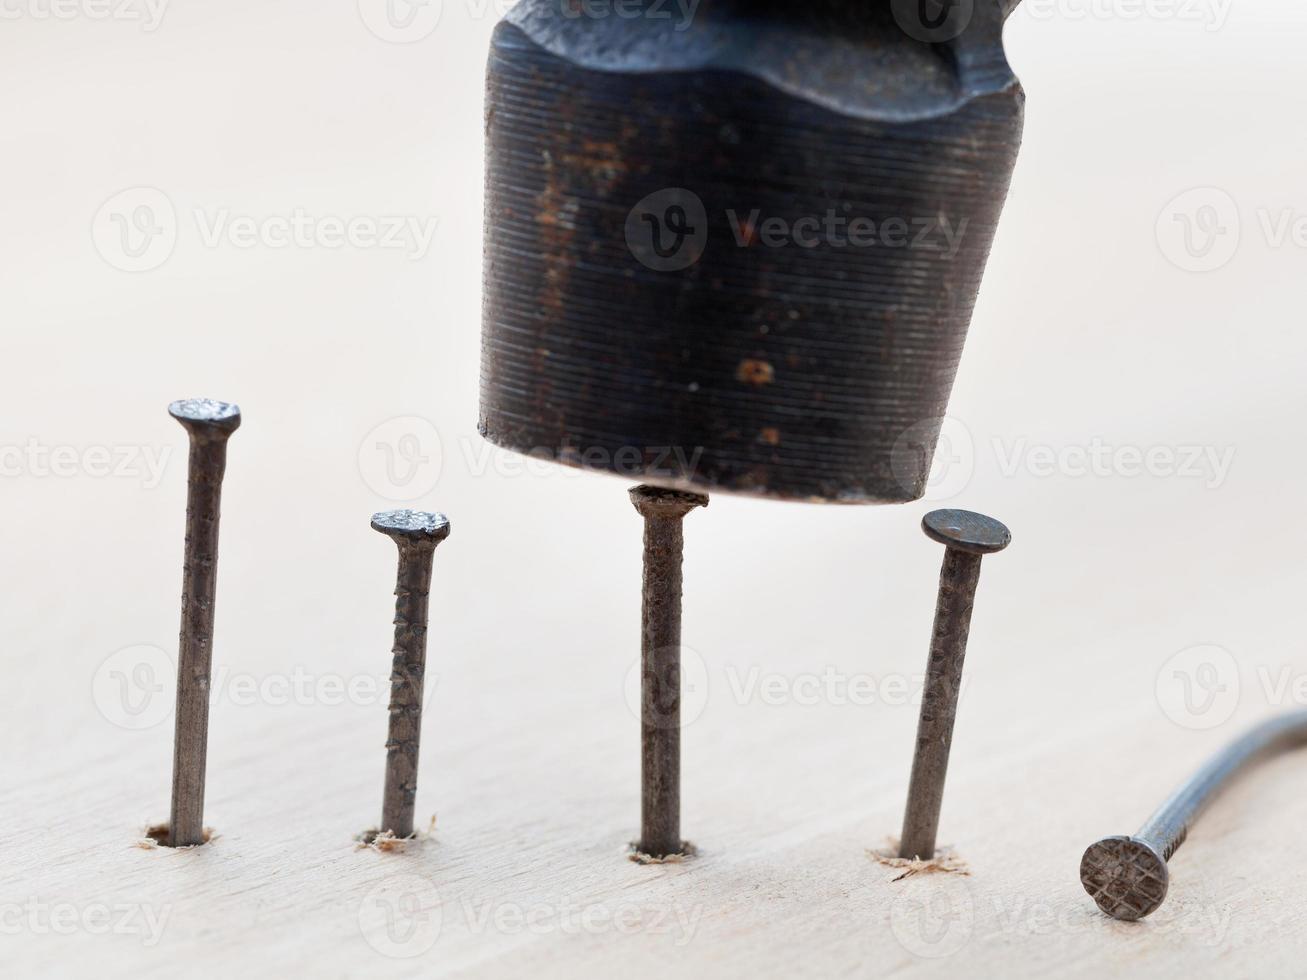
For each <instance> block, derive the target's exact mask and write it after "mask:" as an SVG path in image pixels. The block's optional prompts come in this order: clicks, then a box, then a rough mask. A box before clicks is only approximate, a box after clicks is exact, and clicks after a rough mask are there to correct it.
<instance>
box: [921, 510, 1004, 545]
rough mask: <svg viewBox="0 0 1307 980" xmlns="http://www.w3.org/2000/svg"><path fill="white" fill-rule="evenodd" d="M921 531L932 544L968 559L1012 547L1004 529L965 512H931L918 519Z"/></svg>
mask: <svg viewBox="0 0 1307 980" xmlns="http://www.w3.org/2000/svg"><path fill="white" fill-rule="evenodd" d="M921 529H922V530H923V531H925V532H926V537H928V538H930V539H931V540H932V541H938V542H939V543H940V544H942V545H944V546H946V547H948V548H952V549H953V550H954V551H965V552H967V553H968V554H972V555H992V554H996V553H998V552H1000V551H1002V550H1003V549H1004V548H1006V547H1007V546H1008V545H1009V544H1011V543H1012V532H1011V531H1009V530H1008V529H1007V527H1006V525H1004V524H1002V523H1001V522H999V521H996V520H994V518H992V517H986V516H985V515H984V514H975V513H972V512H971V511H969V510H933V511H931V512H930V513H929V514H927V515H926V516H925V517H923V518H922V519H921Z"/></svg>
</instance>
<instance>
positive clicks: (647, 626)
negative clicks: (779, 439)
mask: <svg viewBox="0 0 1307 980" xmlns="http://www.w3.org/2000/svg"><path fill="white" fill-rule="evenodd" d="M630 494H631V503H633V504H634V505H635V509H636V510H637V511H639V512H640V516H641V517H643V518H644V591H643V597H644V598H643V603H642V609H641V614H640V668H641V670H640V783H641V815H640V840H639V842H638V843H637V844H636V845H635V849H636V851H637V852H638V853H639V854H643V855H648V856H649V857H653V858H665V857H668V856H670V855H674V854H681V853H683V842H682V841H681V559H682V555H683V553H684V547H685V539H684V537H683V535H682V533H681V532H682V521H683V520H684V518H685V515H686V514H688V513H690V511H692V510H694V509H695V508H696V507H707V506H708V498H707V497H706V496H704V495H703V494H698V493H684V492H682V491H679V490H664V489H662V488H660V487H650V486H638V487H633V488H632V489H631V491H630Z"/></svg>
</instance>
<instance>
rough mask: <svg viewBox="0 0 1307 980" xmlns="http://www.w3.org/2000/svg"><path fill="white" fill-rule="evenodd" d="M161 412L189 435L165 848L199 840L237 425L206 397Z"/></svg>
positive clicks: (233, 412) (232, 408) (233, 414)
mask: <svg viewBox="0 0 1307 980" xmlns="http://www.w3.org/2000/svg"><path fill="white" fill-rule="evenodd" d="M168 414H170V415H171V416H172V417H173V418H175V419H176V420H177V421H178V422H180V423H181V424H182V426H183V427H185V429H186V432H187V434H188V435H189V436H190V463H189V471H188V480H187V486H186V555H185V561H184V565H183V569H182V625H181V639H180V649H179V652H178V656H177V727H176V729H175V732H174V736H173V754H172V816H171V818H170V820H169V822H168V837H167V841H166V843H167V844H168V846H170V847H190V846H193V845H195V844H203V843H204V776H205V765H206V761H207V756H208V748H209V680H210V676H211V674H212V670H213V608H214V596H215V593H216V592H217V587H218V516H219V513H220V511H221V505H222V477H223V474H224V473H225V472H226V470H227V439H228V438H229V437H230V436H231V434H232V433H233V432H235V431H236V430H237V429H238V428H239V427H240V424H241V410H240V408H239V407H238V406H236V405H229V404H227V403H226V402H219V401H214V400H213V399H211V398H189V399H186V400H184V401H177V402H173V403H172V404H171V405H169V406H168Z"/></svg>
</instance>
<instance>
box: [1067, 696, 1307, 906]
mask: <svg viewBox="0 0 1307 980" xmlns="http://www.w3.org/2000/svg"><path fill="white" fill-rule="evenodd" d="M1304 745H1307V711H1295V712H1292V713H1291V714H1287V715H1283V716H1281V717H1279V718H1272V719H1271V720H1270V721H1267V722H1263V723H1262V724H1260V725H1258V726H1257V727H1256V728H1254V729H1252V730H1251V731H1249V732H1247V733H1246V734H1245V735H1243V736H1242V737H1241V738H1239V739H1237V740H1235V741H1234V742H1232V743H1230V744H1229V745H1227V746H1226V747H1225V748H1224V749H1222V750H1221V751H1220V752H1218V753H1217V754H1216V755H1214V756H1212V758H1210V759H1209V760H1207V762H1206V763H1204V764H1203V766H1202V768H1200V769H1199V770H1198V771H1197V772H1196V773H1194V774H1193V776H1191V777H1190V778H1189V780H1188V781H1187V782H1185V783H1184V784H1183V785H1181V786H1180V787H1179V789H1177V790H1176V791H1175V792H1174V793H1172V794H1171V796H1170V798H1169V799H1167V801H1166V802H1165V803H1163V804H1162V805H1161V806H1160V807H1159V808H1158V810H1157V812H1156V813H1154V814H1153V815H1152V816H1151V817H1150V818H1149V819H1148V822H1147V823H1145V824H1144V825H1143V827H1141V828H1140V829H1139V832H1138V833H1137V834H1135V835H1134V836H1133V837H1120V836H1118V837H1104V838H1103V839H1102V840H1100V841H1097V842H1095V843H1093V844H1091V845H1089V848H1088V849H1087V850H1086V851H1085V854H1084V857H1083V858H1081V860H1080V883H1081V884H1082V885H1084V888H1085V891H1087V892H1088V893H1089V896H1090V897H1091V898H1092V899H1093V900H1094V902H1095V903H1097V905H1098V907H1099V908H1100V909H1102V910H1103V911H1104V912H1106V913H1107V914H1108V915H1110V916H1111V917H1112V918H1114V919H1124V920H1126V921H1133V920H1135V919H1142V918H1143V917H1144V916H1146V915H1150V914H1151V913H1153V912H1155V911H1157V909H1158V908H1159V907H1160V906H1161V904H1162V902H1164V901H1165V900H1166V892H1167V889H1168V887H1169V886H1170V879H1171V873H1170V870H1169V869H1168V867H1167V862H1168V861H1170V860H1171V858H1172V856H1173V855H1174V854H1175V852H1176V851H1178V850H1179V849H1180V845H1181V844H1183V843H1184V841H1185V837H1187V836H1188V834H1189V828H1190V827H1192V826H1193V825H1194V823H1195V821H1197V820H1198V818H1199V817H1200V816H1201V815H1202V813H1203V811H1204V810H1205V809H1207V806H1208V804H1210V803H1211V802H1212V800H1214V799H1216V797H1217V795H1218V794H1220V792H1221V791H1222V790H1224V789H1225V788H1226V787H1227V786H1229V785H1230V783H1231V782H1232V781H1233V780H1234V779H1235V777H1237V776H1238V775H1239V774H1240V773H1243V772H1247V771H1248V770H1249V769H1251V768H1252V767H1253V766H1255V765H1256V764H1257V763H1259V762H1262V761H1264V760H1265V759H1268V758H1270V757H1271V756H1274V755H1278V754H1280V753H1281V752H1287V751H1289V750H1290V749H1297V748H1301V747H1303V746H1304Z"/></svg>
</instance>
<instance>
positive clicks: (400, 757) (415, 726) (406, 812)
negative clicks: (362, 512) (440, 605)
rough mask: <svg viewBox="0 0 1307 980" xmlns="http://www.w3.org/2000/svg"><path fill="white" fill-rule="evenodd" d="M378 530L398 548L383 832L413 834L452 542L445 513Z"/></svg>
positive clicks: (406, 518) (414, 516)
mask: <svg viewBox="0 0 1307 980" xmlns="http://www.w3.org/2000/svg"><path fill="white" fill-rule="evenodd" d="M372 528H373V530H376V531H380V532H381V533H382V534H384V535H386V536H387V537H389V538H390V539H391V540H392V541H394V542H395V544H396V545H397V546H398V548H399V572H398V575H397V576H396V584H395V645H394V647H393V650H392V652H393V653H394V661H393V663H392V665H391V669H390V732H389V735H388V737H387V739H386V786H385V790H384V792H383V796H382V805H381V830H382V831H383V832H385V831H389V832H390V833H392V834H394V835H395V836H396V837H401V838H402V837H411V836H412V835H413V810H414V806H415V803H416V800H417V787H418V747H419V742H420V740H421V736H422V691H423V686H424V685H423V677H424V675H425V673H426V660H427V616H428V609H427V606H428V602H427V600H428V596H429V594H430V592H431V565H432V559H433V558H434V556H435V552H436V545H438V544H440V542H441V541H444V540H445V538H447V537H449V519H448V518H446V517H445V516H444V515H443V514H428V513H424V512H422V511H413V510H395V511H387V512H385V513H381V514H373V515H372Z"/></svg>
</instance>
